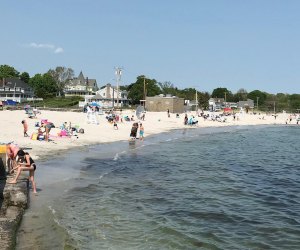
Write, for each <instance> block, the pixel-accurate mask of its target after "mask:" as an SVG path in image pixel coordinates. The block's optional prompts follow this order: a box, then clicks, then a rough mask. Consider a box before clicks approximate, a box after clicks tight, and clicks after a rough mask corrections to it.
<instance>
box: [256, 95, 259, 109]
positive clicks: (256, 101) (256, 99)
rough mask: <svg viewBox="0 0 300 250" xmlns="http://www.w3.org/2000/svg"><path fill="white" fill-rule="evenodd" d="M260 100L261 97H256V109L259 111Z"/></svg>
mask: <svg viewBox="0 0 300 250" xmlns="http://www.w3.org/2000/svg"><path fill="white" fill-rule="evenodd" d="M258 99H259V97H258V96H257V97H256V108H257V111H258Z"/></svg>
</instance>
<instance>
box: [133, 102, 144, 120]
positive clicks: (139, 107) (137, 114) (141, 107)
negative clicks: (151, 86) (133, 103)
mask: <svg viewBox="0 0 300 250" xmlns="http://www.w3.org/2000/svg"><path fill="white" fill-rule="evenodd" d="M144 111H145V109H144V106H141V105H139V106H138V107H137V108H136V111H135V114H136V117H137V118H138V119H140V118H141V116H142V113H143V112H144Z"/></svg>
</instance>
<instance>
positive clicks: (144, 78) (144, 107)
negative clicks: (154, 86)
mask: <svg viewBox="0 0 300 250" xmlns="http://www.w3.org/2000/svg"><path fill="white" fill-rule="evenodd" d="M145 106H146V77H145V76H144V108H145Z"/></svg>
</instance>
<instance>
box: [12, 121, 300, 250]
mask: <svg viewBox="0 0 300 250" xmlns="http://www.w3.org/2000/svg"><path fill="white" fill-rule="evenodd" d="M299 139H300V126H298V127H292V126H290V127H288V126H269V127H247V128H245V127H243V128H238V127H236V128H218V129H216V128H215V129H195V130H187V131H175V132H172V133H168V134H164V135H161V136H159V137H153V138H147V140H145V141H144V142H137V143H136V144H135V145H128V142H122V143H118V144H107V145H101V146H95V147H92V148H89V149H85V150H84V151H80V152H73V153H70V154H69V155H67V156H66V157H60V158H59V159H56V160H52V161H48V162H41V163H40V164H39V168H38V170H39V171H38V172H37V173H39V175H38V176H37V178H39V181H38V184H39V187H40V189H41V190H40V192H39V195H38V196H36V197H32V199H31V200H32V202H31V208H30V210H29V211H28V212H27V213H26V215H25V217H24V220H23V223H22V225H21V229H20V232H19V236H18V247H17V249H300V156H299V155H300V154H299V147H300V143H299Z"/></svg>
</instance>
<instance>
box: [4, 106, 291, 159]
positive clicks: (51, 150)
mask: <svg viewBox="0 0 300 250" xmlns="http://www.w3.org/2000/svg"><path fill="white" fill-rule="evenodd" d="M0 112H1V113H0V114H1V118H2V122H3V124H4V127H3V129H1V131H0V138H1V141H0V143H7V142H11V141H14V142H16V143H17V144H19V146H20V147H23V148H27V149H29V152H30V154H31V155H32V157H33V158H34V159H37V160H39V159H41V160H44V159H47V158H49V157H51V156H52V155H56V154H61V153H62V154H63V152H64V151H65V150H69V149H71V148H77V147H79V148H80V147H86V146H89V145H97V144H101V143H106V142H115V141H126V140H128V139H129V133H130V130H131V126H132V123H133V122H125V121H124V122H123V123H118V127H119V129H118V130H114V129H113V125H112V124H109V123H108V122H107V121H106V119H105V115H99V116H98V118H99V123H100V124H99V125H96V124H87V123H86V114H84V113H78V112H58V111H42V114H41V115H39V117H38V118H37V119H29V118H28V117H27V115H26V114H25V112H24V111H23V110H15V111H0ZM125 114H126V115H129V116H131V115H132V114H134V112H132V111H124V112H123V115H125ZM188 114H189V116H191V115H195V112H191V113H188ZM134 115H135V114H134ZM288 115H289V114H278V117H277V119H274V117H273V116H272V115H268V116H266V115H265V117H264V119H260V118H261V117H262V115H260V116H259V115H253V114H244V115H241V116H240V120H239V121H233V118H232V117H231V116H228V117H226V118H227V121H226V122H217V121H204V120H203V118H202V117H196V118H197V119H198V121H199V124H198V125H196V126H191V125H184V124H183V117H184V114H181V115H180V118H176V117H175V114H171V117H170V118H168V117H167V114H166V113H164V112H147V113H146V119H145V121H140V120H137V119H136V120H135V121H134V122H142V123H143V125H144V127H145V139H147V136H150V135H154V134H159V133H162V132H168V131H171V130H174V129H193V128H204V127H223V126H242V125H274V124H285V122H286V119H287V118H288ZM23 119H26V120H27V122H28V127H29V130H28V134H29V136H31V134H32V133H33V132H35V131H36V130H37V128H36V127H34V124H35V123H36V122H40V121H41V119H48V121H51V122H53V123H54V124H55V127H56V128H54V129H51V131H50V135H51V136H50V139H51V142H46V141H34V140H31V139H30V137H23V131H22V129H23V128H22V124H21V120H23ZM64 122H68V123H69V122H71V123H72V125H77V126H79V127H80V128H83V129H84V131H85V133H84V134H78V137H79V138H78V139H77V138H76V137H71V138H60V137H58V136H57V133H58V132H59V131H60V130H59V127H60V126H61V124H63V123H64ZM294 123H295V124H296V122H295V120H294V121H293V122H292V124H294Z"/></svg>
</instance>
